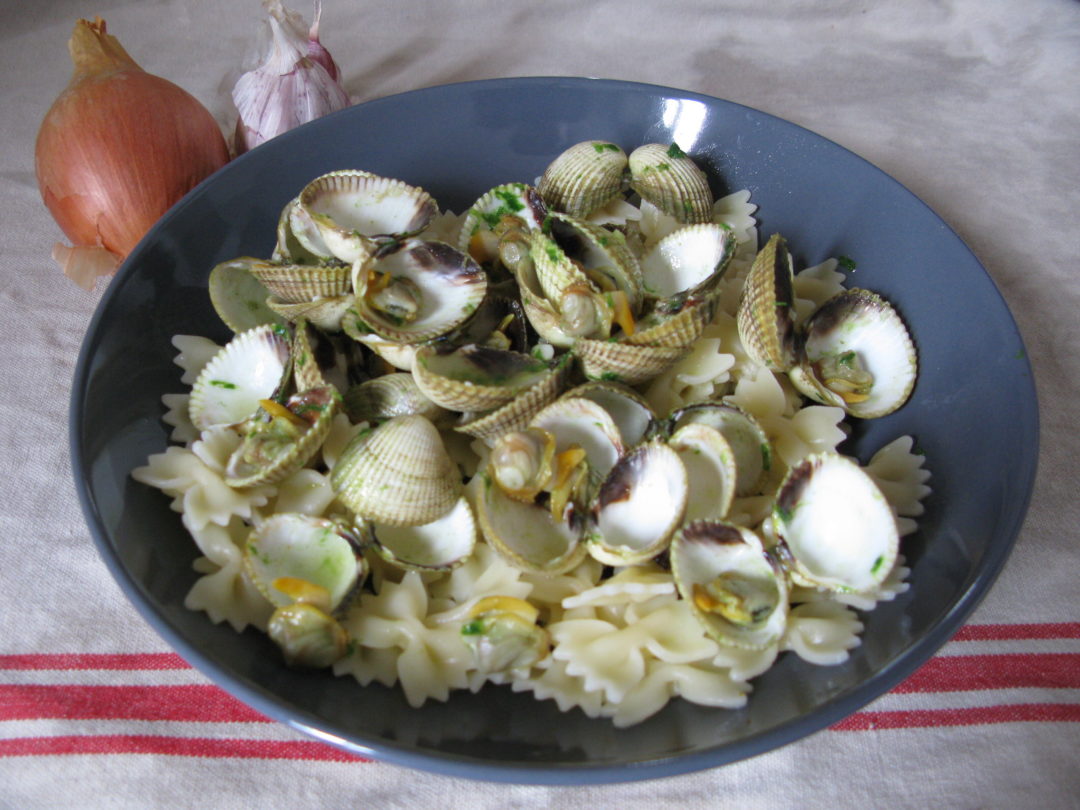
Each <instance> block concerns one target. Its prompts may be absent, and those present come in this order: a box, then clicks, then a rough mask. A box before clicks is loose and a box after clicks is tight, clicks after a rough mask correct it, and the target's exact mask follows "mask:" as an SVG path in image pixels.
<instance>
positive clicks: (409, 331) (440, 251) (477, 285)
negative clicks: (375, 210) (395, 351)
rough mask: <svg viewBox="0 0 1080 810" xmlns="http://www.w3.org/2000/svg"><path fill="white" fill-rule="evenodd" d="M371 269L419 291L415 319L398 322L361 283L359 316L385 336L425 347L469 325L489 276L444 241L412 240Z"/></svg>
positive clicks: (358, 287) (358, 303) (485, 290)
mask: <svg viewBox="0 0 1080 810" xmlns="http://www.w3.org/2000/svg"><path fill="white" fill-rule="evenodd" d="M367 267H371V268H373V269H375V270H376V271H377V272H379V273H389V274H390V275H391V276H392V277H394V278H404V279H408V280H409V281H411V282H412V283H413V284H415V285H416V288H417V289H418V290H419V292H420V302H419V309H418V311H417V313H416V317H415V318H414V319H413V320H411V321H409V322H407V323H397V322H395V321H394V320H392V319H391V318H389V317H387V316H386V315H385V314H384V313H382V312H380V311H379V310H378V309H375V308H373V307H371V306H370V305H369V304H368V302H367V300H366V298H365V297H364V294H363V289H362V287H363V286H364V285H363V283H362V282H357V284H356V311H357V312H358V313H359V315H360V317H361V318H362V319H363V320H364V323H365V324H367V326H368V327H369V328H370V329H371V331H373V332H375V333H376V334H378V335H379V336H381V337H384V338H386V339H387V340H392V341H396V342H398V343H423V342H424V341H428V340H434V339H435V338H439V337H443V336H445V335H448V334H450V333H451V332H453V331H454V330H455V329H457V328H458V327H459V326H461V325H462V324H463V323H465V322H466V321H468V320H469V319H470V318H471V317H472V316H473V315H474V314H475V313H476V311H477V310H478V309H479V308H480V306H481V305H482V304H483V302H484V296H485V295H487V284H488V279H487V274H486V273H485V272H484V271H483V269H482V268H481V267H480V265H479V264H477V263H476V261H475V260H474V259H472V258H471V257H470V256H468V255H467V254H465V253H462V252H461V251H459V250H458V249H457V248H455V247H453V246H451V245H448V244H446V243H445V242H434V241H428V240H424V239H409V240H407V241H406V242H405V243H404V244H403V245H402V247H401V248H400V249H399V250H396V251H394V252H393V253H391V254H389V255H387V256H385V257H383V258H380V259H377V260H373V263H372V264H370V265H367V266H365V267H363V268H357V269H358V270H361V271H363V270H366V269H367Z"/></svg>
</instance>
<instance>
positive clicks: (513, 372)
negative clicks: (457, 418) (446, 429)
mask: <svg viewBox="0 0 1080 810" xmlns="http://www.w3.org/2000/svg"><path fill="white" fill-rule="evenodd" d="M552 375H553V369H552V367H551V366H550V365H549V364H548V363H545V362H544V361H543V360H537V359H536V358H535V357H533V356H532V355H529V354H522V353H520V352H512V351H508V350H504V349H492V348H490V347H487V346H477V345H476V344H468V345H466V346H461V347H459V348H454V349H451V351H445V350H444V349H442V348H440V347H436V346H421V347H419V348H418V349H417V350H416V355H415V360H414V362H413V378H414V379H415V380H416V384H417V385H418V386H419V387H420V390H421V391H423V392H424V394H425V395H426V396H427V397H428V399H430V400H431V401H432V402H435V403H436V404H438V405H440V406H442V407H443V408H446V409H448V410H452V411H462V412H471V411H487V410H491V409H493V408H498V407H499V406H501V405H505V404H506V403H508V402H510V401H511V400H512V399H514V397H516V396H517V395H518V394H520V393H522V392H523V391H525V390H527V389H529V388H531V387H532V386H534V385H537V384H539V383H541V382H543V381H545V380H547V381H549V382H550V381H551V378H552Z"/></svg>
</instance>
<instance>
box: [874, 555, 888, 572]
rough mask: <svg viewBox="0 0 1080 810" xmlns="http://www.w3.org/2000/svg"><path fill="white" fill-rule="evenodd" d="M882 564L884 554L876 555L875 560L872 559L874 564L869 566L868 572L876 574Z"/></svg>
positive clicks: (883, 562)
mask: <svg viewBox="0 0 1080 810" xmlns="http://www.w3.org/2000/svg"><path fill="white" fill-rule="evenodd" d="M884 564H885V557H884V556H880V557H878V558H877V559H876V560H874V564H873V565H872V566H871V567H870V573H871V574H877V572H878V571H880V570H881V566H883V565H884Z"/></svg>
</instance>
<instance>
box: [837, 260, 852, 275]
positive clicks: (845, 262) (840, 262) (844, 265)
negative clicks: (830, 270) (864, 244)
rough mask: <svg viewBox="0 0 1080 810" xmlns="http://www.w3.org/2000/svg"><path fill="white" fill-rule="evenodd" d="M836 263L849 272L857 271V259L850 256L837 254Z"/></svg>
mask: <svg viewBox="0 0 1080 810" xmlns="http://www.w3.org/2000/svg"><path fill="white" fill-rule="evenodd" d="M836 263H837V264H838V265H840V266H841V267H842V268H844V270H846V271H847V272H849V273H853V272H854V271H855V260H854V259H852V258H851V257H850V256H837V257H836Z"/></svg>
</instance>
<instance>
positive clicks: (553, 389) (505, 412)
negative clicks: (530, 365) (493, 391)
mask: <svg viewBox="0 0 1080 810" xmlns="http://www.w3.org/2000/svg"><path fill="white" fill-rule="evenodd" d="M569 371H570V355H564V356H563V359H562V360H561V361H560V362H559V364H558V365H557V366H555V368H553V369H552V370H551V373H550V374H549V375H547V376H546V377H544V379H542V380H540V381H539V382H537V383H535V384H534V385H531V386H529V387H528V388H526V389H525V390H524V391H522V392H521V393H520V394H518V395H517V396H515V397H514V398H513V399H511V400H510V401H509V402H507V403H506V404H505V405H502V406H501V407H498V408H496V409H495V410H492V411H487V412H485V413H481V414H476V415H474V416H471V417H470V418H469V419H468V420H467V421H464V422H461V423H460V424H458V425H456V426H455V427H454V430H456V431H458V432H459V433H464V434H466V435H468V436H472V437H474V438H477V439H482V440H483V441H484V442H486V443H487V444H491V443H492V442H494V441H495V440H496V439H498V438H499V437H500V436H503V435H505V434H507V433H510V432H511V431H514V430H521V429H523V428H525V427H526V426H527V425H528V424H529V422H530V421H531V420H532V418H533V417H534V416H535V415H536V414H537V413H538V412H539V411H540V410H541V409H542V408H543V407H544V406H546V405H548V404H549V403H551V402H554V401H555V398H556V397H557V396H558V395H559V392H560V391H561V390H562V387H563V385H564V384H565V383H566V377H567V375H568V374H569Z"/></svg>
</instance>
